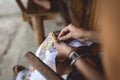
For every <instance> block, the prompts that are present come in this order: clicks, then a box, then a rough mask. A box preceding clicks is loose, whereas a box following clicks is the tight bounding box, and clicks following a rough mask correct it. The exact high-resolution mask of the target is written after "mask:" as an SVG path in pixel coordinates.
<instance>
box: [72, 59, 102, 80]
mask: <svg viewBox="0 0 120 80" xmlns="http://www.w3.org/2000/svg"><path fill="white" fill-rule="evenodd" d="M74 65H75V66H76V68H77V69H78V71H80V72H81V73H82V74H83V76H84V77H85V78H86V79H87V80H104V79H103V76H102V75H101V74H100V73H99V72H98V71H97V69H96V67H95V65H94V64H93V63H92V62H91V61H90V60H89V59H87V58H83V57H81V58H79V59H77V60H76V62H75V63H74Z"/></svg>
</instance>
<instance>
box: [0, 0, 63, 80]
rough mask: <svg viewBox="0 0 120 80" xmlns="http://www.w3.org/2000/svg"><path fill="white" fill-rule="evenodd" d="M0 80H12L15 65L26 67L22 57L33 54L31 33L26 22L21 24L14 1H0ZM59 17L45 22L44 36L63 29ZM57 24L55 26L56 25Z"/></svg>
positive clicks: (26, 64) (25, 61)
mask: <svg viewBox="0 0 120 80" xmlns="http://www.w3.org/2000/svg"><path fill="white" fill-rule="evenodd" d="M0 5H1V7H0V80H13V72H12V68H13V66H14V65H16V64H20V65H24V66H26V67H28V65H29V63H28V62H27V60H26V58H25V57H24V55H25V53H26V52H28V51H32V52H35V51H36V49H37V48H36V45H35V40H34V36H33V32H32V30H31V28H30V26H29V24H28V23H27V22H23V20H22V16H21V12H20V9H19V8H18V6H17V5H16V3H15V0H0ZM61 21H62V20H61V19H60V18H59V16H57V18H55V19H54V20H49V21H45V22H44V25H45V33H46V35H47V34H48V33H49V32H51V31H53V30H60V29H61V28H62V27H63V24H61V25H59V26H61V27H58V25H57V24H60V23H61ZM56 23H57V24H56Z"/></svg>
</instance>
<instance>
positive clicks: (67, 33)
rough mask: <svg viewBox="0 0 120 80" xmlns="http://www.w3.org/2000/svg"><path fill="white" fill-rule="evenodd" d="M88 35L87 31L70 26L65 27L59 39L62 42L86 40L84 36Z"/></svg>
mask: <svg viewBox="0 0 120 80" xmlns="http://www.w3.org/2000/svg"><path fill="white" fill-rule="evenodd" d="M86 33H87V31H85V30H83V29H81V28H78V27H76V26H74V25H73V24H69V25H68V26H67V27H65V28H64V29H63V30H62V31H61V32H60V34H59V35H58V38H59V39H60V40H67V39H81V40H82V39H84V35H85V34H86Z"/></svg>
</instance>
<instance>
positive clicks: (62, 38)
mask: <svg viewBox="0 0 120 80" xmlns="http://www.w3.org/2000/svg"><path fill="white" fill-rule="evenodd" d="M70 38H71V33H68V34H66V35H64V36H62V37H60V38H59V40H67V39H70Z"/></svg>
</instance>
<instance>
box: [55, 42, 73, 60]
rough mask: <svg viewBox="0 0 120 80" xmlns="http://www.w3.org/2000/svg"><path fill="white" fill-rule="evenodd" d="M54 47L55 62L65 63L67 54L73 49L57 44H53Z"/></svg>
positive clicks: (63, 44)
mask: <svg viewBox="0 0 120 80" xmlns="http://www.w3.org/2000/svg"><path fill="white" fill-rule="evenodd" d="M54 46H55V47H56V49H57V51H58V54H57V60H60V61H65V60H67V59H68V58H69V55H68V53H69V52H70V51H71V50H72V49H73V47H71V46H69V45H67V44H65V43H57V42H54Z"/></svg>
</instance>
